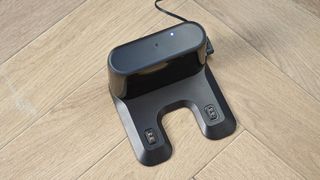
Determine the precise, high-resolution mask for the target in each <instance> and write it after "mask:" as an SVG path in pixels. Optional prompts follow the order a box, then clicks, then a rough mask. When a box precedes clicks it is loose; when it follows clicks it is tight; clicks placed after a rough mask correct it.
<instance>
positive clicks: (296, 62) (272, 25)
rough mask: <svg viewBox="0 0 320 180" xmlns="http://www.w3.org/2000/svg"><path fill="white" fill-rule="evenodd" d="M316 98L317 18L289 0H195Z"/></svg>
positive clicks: (319, 73) (319, 85)
mask: <svg viewBox="0 0 320 180" xmlns="http://www.w3.org/2000/svg"><path fill="white" fill-rule="evenodd" d="M197 2H198V3H199V4H201V5H202V6H203V7H204V8H206V9H207V10H208V11H210V12H211V13H212V14H213V15H215V16H216V17H218V18H219V19H220V20H221V21H223V22H224V23H225V24H227V25H228V26H229V27H231V29H233V30H234V31H235V32H237V33H238V34H239V35H240V36H242V37H243V38H244V39H245V40H246V41H248V42H249V43H250V44H251V45H252V46H254V47H255V48H256V49H257V50H258V51H259V52H260V53H262V54H263V55H264V56H265V57H266V58H268V59H269V60H270V61H271V62H272V63H273V64H275V65H276V66H277V67H278V68H280V69H281V70H282V71H283V72H285V73H286V74H287V75H288V76H290V77H291V78H292V79H293V80H294V81H295V82H297V83H298V84H299V85H300V86H301V87H303V88H304V89H306V90H307V91H308V92H309V93H310V94H311V95H312V96H314V97H315V98H317V99H318V100H319V101H320V61H319V59H320V31H319V29H320V19H319V18H317V17H316V16H314V15H312V14H310V13H306V12H305V11H303V10H301V8H299V7H297V5H296V4H295V3H294V2H293V1H291V0H280V1H278V0H269V1H264V0H249V1H243V0H236V1H223V0H213V1H211V0H197Z"/></svg>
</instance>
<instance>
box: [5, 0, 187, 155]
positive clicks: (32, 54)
mask: <svg viewBox="0 0 320 180" xmlns="http://www.w3.org/2000/svg"><path fill="white" fill-rule="evenodd" d="M183 1H184V0H178V1H166V2H164V4H163V5H164V6H166V7H167V8H168V9H172V8H176V7H178V6H179V5H180V4H181V3H182V2H183ZM164 16H165V15H164V14H163V13H159V12H158V11H157V10H156V9H155V8H154V4H153V2H150V1H149V0H141V1H125V0H121V1H119V0H110V1H105V0H97V1H86V2H85V3H84V4H83V5H82V6H80V7H79V8H77V9H76V10H75V11H73V12H72V13H71V14H70V15H69V16H68V17H66V18H64V19H63V21H61V22H59V23H58V24H56V25H55V26H54V27H52V28H51V29H50V30H48V31H47V32H46V33H44V34H42V35H41V36H40V37H39V38H37V39H36V40H35V41H33V42H32V43H30V44H29V45H28V46H27V47H26V48H24V49H23V50H22V51H20V52H19V53H18V54H16V55H15V56H14V57H13V58H11V59H10V61H8V62H7V63H4V64H2V65H1V66H0V82H1V83H0V149H1V147H3V146H5V145H6V144H7V143H8V142H10V141H11V140H12V139H13V138H15V137H16V136H17V135H18V134H20V133H21V132H22V131H24V130H25V129H26V128H27V127H29V126H30V125H31V124H32V123H33V122H35V121H36V120H38V119H39V117H41V116H43V115H44V114H45V113H47V112H48V110H49V109H50V108H52V107H53V106H54V105H56V104H57V103H58V102H60V101H61V100H62V99H64V98H65V97H66V96H68V95H69V94H70V93H71V92H73V91H74V90H75V89H76V88H78V87H79V86H80V85H81V84H83V83H84V82H85V81H87V80H88V79H89V78H90V77H92V76H93V75H94V74H95V73H96V72H97V71H99V70H100V69H101V68H103V67H104V66H105V65H106V62H107V61H106V57H107V55H108V53H109V52H110V51H111V49H112V48H114V47H115V46H117V45H120V44H122V43H124V42H127V41H130V40H133V39H135V38H137V37H139V36H142V35H143V34H144V33H145V32H146V31H147V30H148V29H150V28H151V27H152V26H153V25H155V24H156V23H157V22H159V21H160V20H161V19H162V18H163V17H164Z"/></svg>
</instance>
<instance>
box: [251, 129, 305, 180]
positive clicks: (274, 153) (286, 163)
mask: <svg viewBox="0 0 320 180" xmlns="http://www.w3.org/2000/svg"><path fill="white" fill-rule="evenodd" d="M246 130H247V132H248V133H249V134H250V135H252V136H253V137H254V138H256V140H257V141H258V142H259V143H260V144H261V145H263V146H265V147H266V148H267V149H268V150H269V151H270V152H271V153H272V154H273V155H274V156H275V157H276V158H277V159H279V160H280V161H281V162H282V163H284V164H285V165H286V166H287V167H288V168H289V169H291V170H292V171H293V172H295V173H297V174H299V175H300V176H301V177H303V178H304V179H307V178H306V177H305V176H304V175H303V174H301V173H300V172H298V171H297V170H296V169H294V168H293V167H291V166H290V165H289V163H288V162H286V161H285V160H284V159H282V158H281V157H280V156H279V155H278V154H277V153H276V152H274V151H273V150H272V149H271V148H270V147H269V146H267V144H265V143H264V142H263V141H261V140H260V139H259V138H258V137H257V136H256V135H255V134H253V133H252V132H251V131H250V130H249V129H246Z"/></svg>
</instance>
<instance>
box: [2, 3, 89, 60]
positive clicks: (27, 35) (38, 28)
mask: <svg viewBox="0 0 320 180" xmlns="http://www.w3.org/2000/svg"><path fill="white" fill-rule="evenodd" d="M84 1H85V0H57V1H47V0H23V1H19V0H2V1H0V39H1V41H0V64H2V63H3V62H5V61H6V60H7V59H8V58H9V57H11V56H13V55H14V54H15V53H16V52H18V51H19V50H20V49H21V48H23V47H24V46H25V45H27V44H28V43H29V42H31V41H32V40H34V39H35V38H36V37H37V36H39V35H40V34H41V33H43V32H44V31H46V30H47V29H48V28H50V27H51V26H52V25H54V24H55V23H56V22H58V21H59V20H61V19H62V18H63V17H64V16H66V15H67V14H69V13H70V12H71V11H72V10H73V9H75V8H76V7H78V6H79V5H80V4H81V3H83V2H84Z"/></svg>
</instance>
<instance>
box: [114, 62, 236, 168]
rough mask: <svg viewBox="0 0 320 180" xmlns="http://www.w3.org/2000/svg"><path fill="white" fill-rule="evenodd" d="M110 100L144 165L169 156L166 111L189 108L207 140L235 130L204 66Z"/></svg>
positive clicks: (227, 107)
mask: <svg viewBox="0 0 320 180" xmlns="http://www.w3.org/2000/svg"><path fill="white" fill-rule="evenodd" d="M113 100H114V103H115V105H116V108H117V110H118V112H119V114H120V118H121V120H122V123H123V125H124V127H125V129H126V132H127V135H128V137H129V139H130V142H131V144H132V147H133V149H134V151H135V153H136V156H137V158H138V160H139V161H140V162H141V163H142V164H144V165H146V166H153V165H156V164H159V163H161V162H163V161H166V160H167V159H169V158H170V156H171V153H172V146H171V144H170V141H169V139H168V137H167V135H166V132H165V130H164V128H163V126H162V124H161V119H162V117H163V116H164V115H165V114H166V113H168V112H170V111H173V110H176V109H178V108H181V107H187V108H190V109H191V110H192V112H193V113H194V115H195V118H196V120H197V122H198V124H199V126H200V129H201V131H202V133H203V135H204V136H206V137H207V138H209V139H213V140H218V139H221V138H224V137H226V136H228V135H230V134H232V133H233V132H234V131H235V129H236V121H235V118H234V116H233V114H232V112H231V111H230V108H229V106H228V104H227V102H226V100H225V99H224V96H223V94H222V93H221V90H220V88H219V86H218V84H217V82H216V80H215V79H214V77H213V75H212V73H211V71H210V69H209V67H208V65H205V66H204V68H203V69H202V70H201V71H200V72H198V73H197V74H195V75H193V76H191V77H188V78H185V79H183V80H180V81H177V82H175V83H173V84H170V85H167V86H164V87H162V88H159V89H157V90H154V91H151V92H149V93H146V94H143V95H141V96H138V97H136V98H133V99H119V98H117V97H116V96H113ZM177 128H179V127H177Z"/></svg>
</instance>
